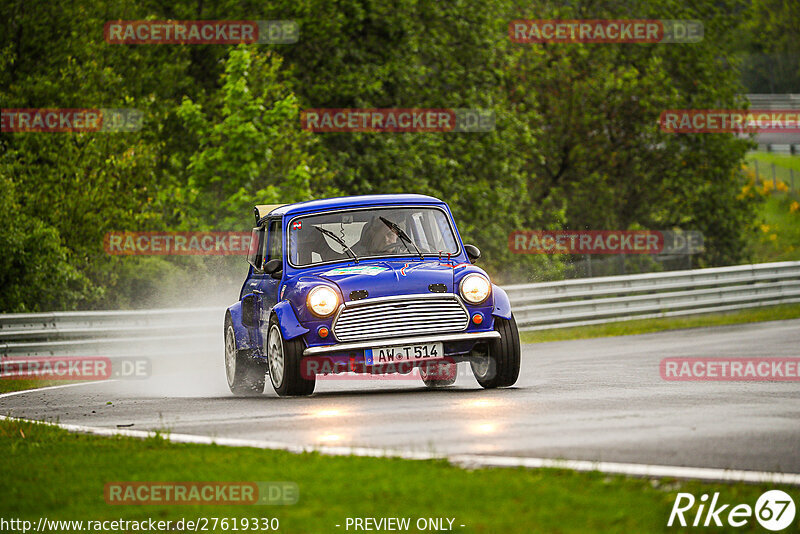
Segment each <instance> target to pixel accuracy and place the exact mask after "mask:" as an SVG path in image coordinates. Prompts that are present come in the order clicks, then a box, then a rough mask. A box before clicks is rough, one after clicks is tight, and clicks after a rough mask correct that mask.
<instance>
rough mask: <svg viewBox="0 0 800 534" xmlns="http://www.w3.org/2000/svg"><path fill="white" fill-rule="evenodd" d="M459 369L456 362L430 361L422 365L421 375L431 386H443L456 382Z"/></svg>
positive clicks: (423, 380)
mask: <svg viewBox="0 0 800 534" xmlns="http://www.w3.org/2000/svg"><path fill="white" fill-rule="evenodd" d="M457 371H458V367H456V364H455V362H444V363H429V364H428V365H421V366H420V368H419V375H420V376H421V377H422V382H424V383H425V385H426V386H428V387H429V388H442V387H445V386H452V385H453V384H455V382H456V373H457Z"/></svg>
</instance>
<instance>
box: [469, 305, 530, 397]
mask: <svg viewBox="0 0 800 534" xmlns="http://www.w3.org/2000/svg"><path fill="white" fill-rule="evenodd" d="M494 329H495V330H496V331H498V332H500V339H495V340H492V342H491V343H490V344H489V354H488V355H486V356H479V357H476V358H473V359H472V360H470V366H471V367H472V374H473V375H475V379H476V380H477V381H478V384H480V385H481V387H483V388H486V389H489V388H497V387H508V386H513V385H514V383H515V382H516V381H517V378H519V360H520V347H519V330H517V322H516V321H515V320H514V316H513V315H512V316H511V319H503V318H502V317H495V319H494Z"/></svg>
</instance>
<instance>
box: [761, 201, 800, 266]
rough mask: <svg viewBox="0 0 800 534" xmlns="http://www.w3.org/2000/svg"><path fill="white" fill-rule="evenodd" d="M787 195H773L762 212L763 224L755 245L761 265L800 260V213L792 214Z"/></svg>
mask: <svg viewBox="0 0 800 534" xmlns="http://www.w3.org/2000/svg"><path fill="white" fill-rule="evenodd" d="M791 202H793V200H790V199H789V198H787V197H786V195H772V196H770V197H769V198H767V199H766V201H765V203H764V207H763V210H762V218H763V221H764V222H763V224H762V225H761V227H760V232H759V237H758V239H757V240H756V242H755V243H754V244H753V248H754V250H755V254H756V258H757V261H758V262H759V263H761V262H772V261H798V260H800V211H795V212H791V211H790V208H789V206H790V204H791Z"/></svg>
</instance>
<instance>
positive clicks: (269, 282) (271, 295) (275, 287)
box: [258, 218, 283, 316]
mask: <svg viewBox="0 0 800 534" xmlns="http://www.w3.org/2000/svg"><path fill="white" fill-rule="evenodd" d="M264 241H265V247H266V248H265V251H264V258H265V259H264V263H266V262H268V261H270V260H276V259H277V260H281V263H283V228H282V227H281V219H280V218H275V219H269V221H268V222H267V238H266V239H265V240H264ZM282 273H283V270H282V269H281V274H282ZM280 286H281V279H280V278H273V276H272V275H270V274H266V273H263V272H262V273H261V279H260V280H259V284H258V289H259V290H260V291H261V292H262V295H261V302H262V307H263V309H264V311H266V312H267V316H268V315H269V310H271V309H272V308H273V306H275V305H276V304H277V303H278V291H279V288H280Z"/></svg>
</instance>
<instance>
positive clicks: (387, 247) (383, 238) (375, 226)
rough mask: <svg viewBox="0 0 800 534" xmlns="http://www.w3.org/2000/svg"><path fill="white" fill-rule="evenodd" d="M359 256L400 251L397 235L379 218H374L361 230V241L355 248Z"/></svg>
mask: <svg viewBox="0 0 800 534" xmlns="http://www.w3.org/2000/svg"><path fill="white" fill-rule="evenodd" d="M353 250H354V251H355V253H356V254H358V255H362V254H363V255H365V256H370V255H375V254H386V253H391V252H396V251H397V250H398V243H397V235H396V234H395V233H394V232H392V229H391V228H389V227H388V226H386V225H385V224H384V223H383V222H381V220H380V219H379V218H378V217H373V218H372V219H371V220H370V221H369V222H368V223H367V224H365V225H364V228H362V229H361V239H359V240H358V243H356V244H355V245H354V246H353Z"/></svg>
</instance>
